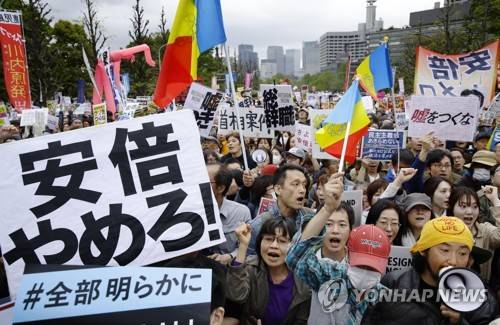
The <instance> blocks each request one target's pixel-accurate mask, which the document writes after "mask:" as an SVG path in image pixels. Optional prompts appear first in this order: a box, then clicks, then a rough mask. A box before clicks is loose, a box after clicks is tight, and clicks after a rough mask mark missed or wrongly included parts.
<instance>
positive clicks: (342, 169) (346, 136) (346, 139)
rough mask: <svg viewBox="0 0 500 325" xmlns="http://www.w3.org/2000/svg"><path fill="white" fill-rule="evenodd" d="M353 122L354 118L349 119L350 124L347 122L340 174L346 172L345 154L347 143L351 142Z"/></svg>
mask: <svg viewBox="0 0 500 325" xmlns="http://www.w3.org/2000/svg"><path fill="white" fill-rule="evenodd" d="M351 120H352V117H351V118H350V119H349V122H347V128H346V130H345V137H344V143H343V144H342V154H341V155H340V164H339V173H342V172H343V171H344V161H345V152H346V151H347V141H348V140H349V132H350V131H351Z"/></svg>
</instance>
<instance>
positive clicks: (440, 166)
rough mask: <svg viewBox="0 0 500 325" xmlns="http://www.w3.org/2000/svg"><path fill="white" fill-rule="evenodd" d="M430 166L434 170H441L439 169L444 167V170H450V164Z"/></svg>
mask: <svg viewBox="0 0 500 325" xmlns="http://www.w3.org/2000/svg"><path fill="white" fill-rule="evenodd" d="M431 166H433V167H436V168H438V169H441V168H443V167H444V168H445V169H450V168H451V164H444V165H443V164H442V163H434V164H432V165H431Z"/></svg>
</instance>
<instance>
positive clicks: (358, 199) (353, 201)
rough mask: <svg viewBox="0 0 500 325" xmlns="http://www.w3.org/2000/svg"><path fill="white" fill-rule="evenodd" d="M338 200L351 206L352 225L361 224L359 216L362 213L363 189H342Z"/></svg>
mask: <svg viewBox="0 0 500 325" xmlns="http://www.w3.org/2000/svg"><path fill="white" fill-rule="evenodd" d="M340 200H341V201H342V202H345V203H347V204H349V205H350V206H351V207H352V209H353V210H354V226H355V227H357V226H359V225H360V224H361V216H362V214H363V191H362V190H354V191H344V192H343V193H342V197H341V198H340Z"/></svg>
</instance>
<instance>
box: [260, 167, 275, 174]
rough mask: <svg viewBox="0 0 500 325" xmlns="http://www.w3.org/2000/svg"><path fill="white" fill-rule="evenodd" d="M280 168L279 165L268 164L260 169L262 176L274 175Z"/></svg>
mask: <svg viewBox="0 0 500 325" xmlns="http://www.w3.org/2000/svg"><path fill="white" fill-rule="evenodd" d="M277 170H278V166H276V165H267V166H264V167H262V169H261V170H260V174H261V175H262V176H267V175H269V176H273V175H274V173H276V171H277Z"/></svg>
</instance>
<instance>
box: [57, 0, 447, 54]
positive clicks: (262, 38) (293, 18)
mask: <svg viewBox="0 0 500 325" xmlns="http://www.w3.org/2000/svg"><path fill="white" fill-rule="evenodd" d="M47 2H48V3H49V5H50V7H51V8H52V15H53V16H54V18H55V19H56V20H57V19H67V20H80V19H81V17H82V12H83V10H84V5H83V2H82V0H47ZM434 2H438V0H378V1H377V3H376V5H377V19H379V18H382V19H383V20H384V28H387V27H390V26H394V27H402V26H404V25H408V23H409V14H410V12H413V11H420V10H426V9H432V8H433V6H434ZM442 2H443V1H441V3H442ZM95 3H96V4H97V8H98V15H99V17H100V18H101V20H102V21H103V23H104V27H105V33H106V34H107V35H109V37H110V42H109V46H110V47H111V48H112V49H113V48H120V47H124V46H126V45H127V44H128V43H129V42H130V38H129V36H128V30H129V29H130V28H131V22H130V20H129V18H130V17H132V6H133V5H134V4H135V0H95ZM177 3H178V0H160V1H158V0H141V4H142V6H143V7H144V11H145V16H146V18H147V19H149V21H150V23H149V30H150V31H151V32H155V31H158V25H159V23H160V12H161V7H162V6H164V7H165V10H166V13H167V24H168V26H170V24H171V23H172V20H173V17H174V14H175V10H176V9H177ZM221 4H222V13H223V16H224V25H225V29H226V34H227V38H228V45H229V46H230V48H231V50H230V51H231V54H232V53H233V49H234V48H235V47H236V46H237V45H238V44H252V45H254V47H255V50H256V51H257V52H258V53H259V59H264V58H265V56H266V48H267V46H269V45H282V46H284V47H285V49H289V48H297V49H301V48H302V41H310V40H318V39H319V38H320V36H321V35H322V34H323V33H325V32H334V31H352V30H357V27H358V23H360V22H364V21H365V16H366V1H365V0H221Z"/></svg>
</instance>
